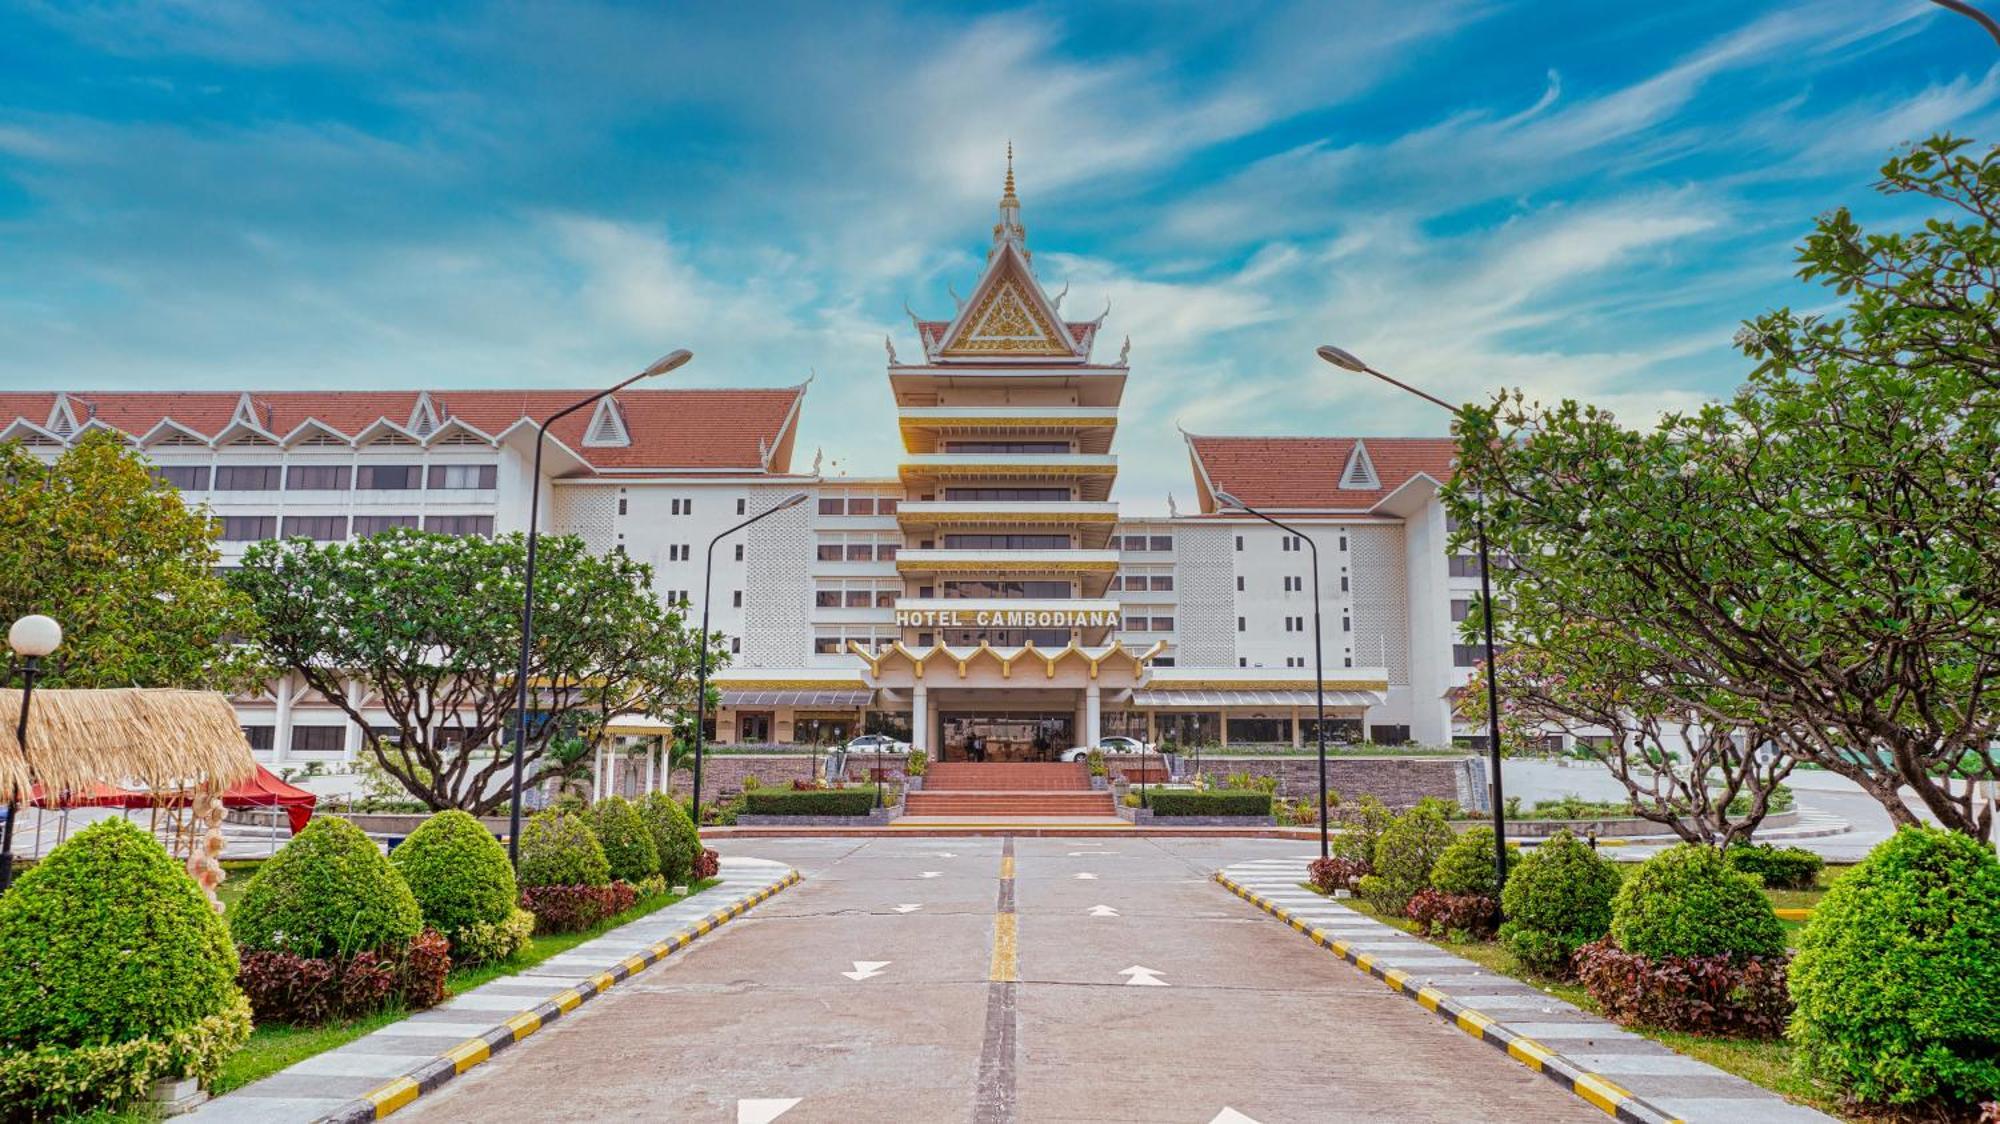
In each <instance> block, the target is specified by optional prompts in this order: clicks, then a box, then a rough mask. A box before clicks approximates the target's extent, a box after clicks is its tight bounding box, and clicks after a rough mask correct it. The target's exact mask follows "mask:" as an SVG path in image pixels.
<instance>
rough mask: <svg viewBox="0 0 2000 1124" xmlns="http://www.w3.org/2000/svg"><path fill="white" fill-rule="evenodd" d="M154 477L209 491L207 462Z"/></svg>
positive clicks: (167, 468) (169, 468) (160, 469)
mask: <svg viewBox="0 0 2000 1124" xmlns="http://www.w3.org/2000/svg"><path fill="white" fill-rule="evenodd" d="M153 478H154V479H156V480H163V481H165V482H167V483H169V484H172V485H173V486H174V487H176V488H179V489H180V490H181V491H183V492H206V491H208V466H207V465H205V464H174V465H155V466H154V468H153ZM264 748H265V749H269V748H271V747H270V746H265V747H264Z"/></svg>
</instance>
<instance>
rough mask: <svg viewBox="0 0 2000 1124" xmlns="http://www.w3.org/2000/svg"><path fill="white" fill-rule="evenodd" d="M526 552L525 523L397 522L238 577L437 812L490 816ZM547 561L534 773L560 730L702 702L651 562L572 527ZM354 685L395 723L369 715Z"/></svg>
mask: <svg viewBox="0 0 2000 1124" xmlns="http://www.w3.org/2000/svg"><path fill="white" fill-rule="evenodd" d="M525 562H526V545H525V540H524V539H523V537H522V536H520V535H508V536H503V537H501V538H496V539H484V538H476V537H455V536H449V535H437V534H427V533H424V532H420V531H411V530H401V529H398V530H392V531H388V532H385V533H383V534H380V535H375V536H372V537H369V538H364V539H357V540H354V541H352V542H344V543H328V544H323V545H322V544H315V543H311V542H306V541H304V540H296V539H295V540H289V541H284V542H271V543H262V544H259V545H258V546H256V547H253V548H252V549H251V550H250V551H249V552H248V553H247V554H245V556H244V559H243V568H242V569H241V570H239V571H237V572H236V573H235V574H234V575H232V577H231V580H232V582H233V583H234V584H235V585H236V587H237V588H239V589H241V590H243V591H244V592H245V593H247V594H249V596H250V597H251V599H252V601H253V602H254V603H255V604H256V606H257V609H258V611H259V613H260V614H261V615H262V616H263V619H264V624H265V644H266V646H267V648H268V649H269V651H270V652H271V654H272V655H273V657H274V658H275V659H277V660H278V661H280V662H281V663H283V664H284V665H285V666H287V667H289V668H290V669H291V670H292V671H294V672H296V673H297V674H298V675H300V676H301V677H303V678H304V679H305V681H306V683H307V684H308V685H309V686H311V687H312V688H313V689H314V690H316V691H318V692H319V693H321V694H322V695H324V696H326V698H327V699H328V700H330V701H331V702H333V703H334V704H335V705H336V706H338V707H340V708H341V709H342V710H343V711H345V712H346V713H347V715H348V717H350V718H352V719H354V720H355V721H356V722H361V723H363V726H364V728H365V729H367V736H366V747H367V751H368V753H369V755H370V756H371V757H372V758H373V759H374V761H375V763H376V764H377V765H379V766H380V767H381V768H382V769H383V770H384V771H385V772H387V773H388V774H389V775H390V776H392V777H394V778H395V779H396V780H397V782H398V783H400V784H401V785H402V786H403V787H404V788H406V789H407V790H409V792H410V794H411V795H413V796H415V797H416V798H417V799H419V800H422V801H423V802H424V803H425V804H427V805H429V806H430V807H432V808H463V809H465V810H467V811H470V812H474V813H485V812H489V811H491V810H493V809H495V808H497V807H499V806H500V805H501V804H503V803H504V802H505V801H506V799H507V795H508V791H509V790H508V789H507V787H506V785H505V784H502V783H500V782H501V781H502V780H503V779H504V778H505V777H506V776H507V774H508V772H509V771H510V770H511V767H512V755H511V753H510V752H508V751H507V749H508V747H510V746H511V739H512V735H513V730H514V718H513V716H514V713H515V691H516V678H515V676H516V669H517V661H518V660H519V658H520V649H519V645H520V628H521V593H522V586H521V574H522V573H523V572H524V570H525ZM535 566H536V570H535V635H534V645H533V648H532V649H531V651H530V653H529V663H528V677H529V682H530V683H531V684H532V685H533V690H532V692H531V696H530V697H531V699H532V700H533V706H534V708H535V710H534V713H533V714H532V715H531V716H530V721H529V726H528V730H529V737H528V742H527V745H526V747H525V749H524V753H523V757H524V761H525V763H526V767H527V768H528V770H529V774H530V775H535V774H536V772H537V769H538V767H539V764H540V762H541V761H542V759H543V757H544V756H545V755H546V754H547V753H548V752H549V751H550V746H551V743H552V742H553V741H556V740H558V739H560V738H565V737H570V738H574V737H582V738H585V739H594V738H595V737H596V736H598V735H599V734H601V732H602V730H603V728H604V725H605V724H606V723H607V722H610V721H612V720H615V719H617V718H619V717H621V716H624V715H627V714H633V713H639V712H642V711H651V712H655V713H664V712H666V711H668V710H670V709H673V708H675V707H677V706H690V707H691V705H692V701H693V690H694V676H693V667H694V663H695V659H696V655H697V652H698V648H697V647H696V645H697V643H698V642H699V638H698V636H697V635H696V633H695V632H694V631H693V630H690V629H688V628H687V627H686V625H685V623H684V621H683V620H682V617H681V614H680V613H678V612H675V611H672V610H669V609H667V608H665V607H663V606H662V605H661V604H660V602H659V601H658V599H656V598H655V597H654V596H653V592H652V588H651V586H652V571H651V569H650V568H649V567H647V566H645V565H643V564H641V563H638V562H634V561H632V560H631V559H629V558H627V557H625V556H624V555H623V554H616V553H614V554H607V555H599V554H593V553H591V552H590V551H589V549H587V548H586V547H585V546H584V544H583V541H582V540H581V539H578V538H576V537H574V536H544V537H542V538H541V540H540V543H539V547H538V550H537V554H536V560H535ZM710 640H711V643H713V637H711V638H710ZM711 658H712V659H718V660H719V656H712V657H711ZM350 682H356V683H359V684H360V685H361V686H362V687H363V688H365V690H366V693H367V695H368V696H369V700H370V701H372V704H373V705H374V706H379V707H380V708H381V709H382V710H383V711H385V712H386V713H387V714H388V717H389V720H390V723H391V726H390V728H388V729H386V730H385V729H376V728H372V727H368V726H367V724H366V723H365V722H364V721H363V718H362V709H363V705H366V704H357V703H356V702H355V701H353V700H351V699H350V698H349V697H348V694H347V691H346V690H345V687H346V685H347V684H348V683H350Z"/></svg>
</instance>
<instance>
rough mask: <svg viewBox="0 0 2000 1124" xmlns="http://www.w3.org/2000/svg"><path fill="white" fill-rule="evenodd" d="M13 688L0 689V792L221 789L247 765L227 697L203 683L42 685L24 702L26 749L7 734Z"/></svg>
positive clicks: (16, 699) (14, 702) (14, 714)
mask: <svg viewBox="0 0 2000 1124" xmlns="http://www.w3.org/2000/svg"><path fill="white" fill-rule="evenodd" d="M20 717H21V692H19V691H0V796H4V794H5V793H6V792H10V791H11V792H17V793H21V794H23V795H25V794H26V793H28V792H30V791H32V786H33V785H35V784H39V785H41V786H42V788H43V789H44V790H45V791H51V792H60V791H63V790H65V789H79V790H80V789H86V788H89V787H90V786H91V785H94V784H99V783H103V784H111V785H129V784H138V785H142V786H144V787H147V788H151V789H153V790H154V791H156V792H162V793H166V792H179V791H183V790H186V789H191V788H210V789H213V790H215V791H221V790H222V789H224V788H227V787H228V786H230V785H232V784H235V783H236V782H238V781H241V780H244V779H246V778H248V777H250V776H251V775H253V774H254V773H255V772H256V771H257V762H256V760H255V758H253V757H252V756H251V754H250V743H249V742H248V741H247V740H245V739H244V737H243V727H242V726H240V725H238V724H237V718H236V710H235V708H233V707H231V706H230V705H229V700H228V699H227V698H225V697H224V696H222V695H220V694H217V693H215V692H213V691H183V690H176V689H173V688H155V687H120V688H112V689H108V690H69V689H63V688H54V689H43V690H38V691H36V692H35V697H34V701H33V702H32V703H31V704H30V705H29V714H28V747H27V752H26V754H23V753H22V751H21V744H20V742H19V741H17V740H16V739H15V737H14V731H15V729H16V728H17V727H18V726H19V724H20Z"/></svg>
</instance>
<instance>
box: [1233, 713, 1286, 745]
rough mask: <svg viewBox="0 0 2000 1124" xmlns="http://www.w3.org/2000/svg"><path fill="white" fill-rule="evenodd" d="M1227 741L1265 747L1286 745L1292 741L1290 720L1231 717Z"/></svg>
mask: <svg viewBox="0 0 2000 1124" xmlns="http://www.w3.org/2000/svg"><path fill="white" fill-rule="evenodd" d="M1229 740H1230V741H1231V742H1232V743H1235V742H1243V743H1256V742H1263V743H1265V744H1267V745H1276V744H1282V743H1287V742H1290V741H1291V740H1292V720H1291V719H1290V718H1235V717H1232V718H1230V719H1229Z"/></svg>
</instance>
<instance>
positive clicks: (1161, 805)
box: [1140, 788, 1271, 817]
mask: <svg viewBox="0 0 2000 1124" xmlns="http://www.w3.org/2000/svg"><path fill="white" fill-rule="evenodd" d="M1140 799H1141V801H1142V802H1143V803H1144V804H1145V806H1146V807H1148V808H1151V809H1152V810H1153V814H1154V815H1155V816H1161V817H1166V816H1268V815H1270V814H1271V794H1270V793H1268V792H1246V791H1243V790H1241V789H1232V788H1220V789H1208V790H1206V791H1202V790H1197V789H1191V788H1161V789H1152V790H1149V791H1147V792H1145V793H1143V794H1142V795H1141V797H1140Z"/></svg>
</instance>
